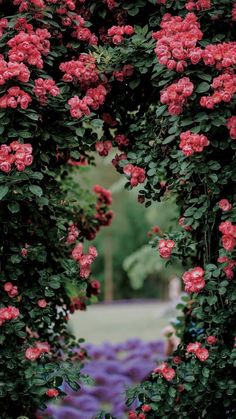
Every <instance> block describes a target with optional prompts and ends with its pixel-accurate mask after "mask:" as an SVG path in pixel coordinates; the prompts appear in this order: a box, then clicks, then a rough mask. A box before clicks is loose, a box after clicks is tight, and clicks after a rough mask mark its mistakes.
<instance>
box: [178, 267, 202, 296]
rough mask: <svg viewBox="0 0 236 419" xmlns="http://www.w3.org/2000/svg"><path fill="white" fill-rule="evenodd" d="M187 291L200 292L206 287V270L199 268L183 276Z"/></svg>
mask: <svg viewBox="0 0 236 419" xmlns="http://www.w3.org/2000/svg"><path fill="white" fill-rule="evenodd" d="M182 278H183V281H184V284H185V291H186V292H188V293H191V292H196V293H197V292H200V291H201V290H202V289H203V288H204V287H205V279H204V270H203V269H202V268H200V267H199V266H198V267H196V268H194V269H191V270H190V271H188V272H185V273H184V274H183V277H182Z"/></svg>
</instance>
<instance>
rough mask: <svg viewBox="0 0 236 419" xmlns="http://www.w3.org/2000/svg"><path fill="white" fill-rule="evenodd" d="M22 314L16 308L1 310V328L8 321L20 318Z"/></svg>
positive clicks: (2, 308)
mask: <svg viewBox="0 0 236 419" xmlns="http://www.w3.org/2000/svg"><path fill="white" fill-rule="evenodd" d="M19 315H20V312H19V310H18V308H16V307H14V306H8V307H1V308H0V326H1V325H2V324H3V323H5V322H6V321H10V320H15V319H17V318H18V317H19Z"/></svg>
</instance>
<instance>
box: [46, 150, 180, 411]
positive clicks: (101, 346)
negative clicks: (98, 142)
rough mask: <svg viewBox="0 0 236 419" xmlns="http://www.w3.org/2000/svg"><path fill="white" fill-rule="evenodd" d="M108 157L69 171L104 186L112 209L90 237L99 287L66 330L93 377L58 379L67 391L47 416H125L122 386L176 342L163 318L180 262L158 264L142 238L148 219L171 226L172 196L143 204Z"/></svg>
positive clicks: (170, 310)
mask: <svg viewBox="0 0 236 419" xmlns="http://www.w3.org/2000/svg"><path fill="white" fill-rule="evenodd" d="M113 157H114V156H112V155H109V158H105V159H104V158H99V157H96V167H94V168H93V169H92V170H91V168H90V169H87V168H86V167H81V168H80V170H79V175H75V178H76V181H77V182H78V183H80V182H82V183H85V184H86V186H87V187H88V188H89V189H90V190H91V189H92V187H93V185H94V184H100V185H101V186H102V187H104V188H106V189H110V190H111V191H112V194H113V204H112V210H113V211H114V214H115V216H114V220H113V222H112V224H111V226H110V227H104V228H103V229H101V231H100V232H99V234H98V235H97V238H96V239H95V240H94V242H93V244H94V245H95V246H96V248H97V249H98V252H99V256H98V258H97V259H96V261H95V262H94V264H93V266H92V273H93V274H92V278H93V279H97V280H99V281H100V283H101V292H100V294H99V295H98V297H93V304H92V305H90V306H89V307H88V309H87V310H86V311H76V312H75V313H74V314H73V315H70V322H69V327H70V329H71V331H72V332H73V334H74V335H75V336H76V337H77V338H84V339H85V343H83V344H82V348H83V349H84V350H85V351H86V352H87V354H88V358H86V359H85V360H84V368H83V372H84V373H85V374H88V375H89V376H90V377H91V378H92V379H93V381H92V382H89V381H85V382H84V381H82V382H80V391H79V392H75V391H74V390H73V389H71V388H69V387H68V386H67V385H65V388H64V390H65V392H66V393H67V396H66V397H65V398H63V399H62V400H61V401H59V402H58V403H56V404H55V403H53V404H49V405H48V408H47V410H46V412H45V414H46V416H43V417H46V418H50V419H51V418H53V419H68V418H70V419H103V418H104V417H105V415H106V413H107V414H109V415H110V414H111V415H112V416H109V417H114V418H116V419H127V418H128V411H129V410H130V409H134V408H135V407H136V406H137V405H138V403H139V402H138V401H137V400H136V401H135V402H134V403H133V405H132V406H131V407H127V405H126V393H125V392H126V390H127V389H128V388H129V389H132V388H133V387H134V386H135V385H137V384H138V383H140V382H141V381H142V380H144V379H145V378H146V377H148V375H149V374H150V373H151V371H152V370H153V369H154V368H155V367H156V365H157V363H158V362H161V361H163V360H165V358H166V356H167V355H168V354H170V353H172V351H173V349H174V348H175V347H176V345H177V344H178V338H176V336H175V335H172V336H171V333H170V332H171V331H173V329H172V330H171V329H170V327H169V325H170V322H171V321H175V320H176V316H177V311H176V308H175V307H176V304H177V303H178V301H179V300H180V294H182V293H181V280H180V278H181V276H182V269H181V267H180V266H179V265H178V264H177V263H173V264H171V265H168V266H166V264H165V261H163V259H161V258H160V256H159V252H158V251H157V248H152V247H151V246H150V245H149V244H148V242H149V241H150V234H148V233H149V232H150V231H151V229H152V228H153V227H154V226H158V227H159V228H160V229H161V231H162V232H163V233H165V232H167V231H168V232H170V231H171V230H172V229H173V230H176V229H178V228H179V227H178V225H177V223H178V218H179V214H178V210H177V206H176V204H175V200H174V197H169V198H168V199H167V200H166V201H163V202H162V203H160V204H157V203H155V204H153V205H151V206H150V207H149V208H145V207H144V205H141V204H139V203H138V202H137V197H138V189H139V188H134V189H133V190H132V191H126V190H125V189H124V185H125V183H126V179H125V177H124V176H121V175H119V174H118V173H117V172H116V170H115V169H114V168H113V166H111V160H112V158H113ZM69 291H71V293H73V290H69ZM80 351H81V349H78V352H79V353H80ZM106 417H107V416H106Z"/></svg>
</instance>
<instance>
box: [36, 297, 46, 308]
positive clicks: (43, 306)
mask: <svg viewBox="0 0 236 419" xmlns="http://www.w3.org/2000/svg"><path fill="white" fill-rule="evenodd" d="M37 304H38V306H39V307H40V308H45V307H47V305H48V303H47V301H46V300H45V299H44V298H42V299H41V300H38V302H37Z"/></svg>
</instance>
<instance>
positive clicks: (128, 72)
mask: <svg viewBox="0 0 236 419" xmlns="http://www.w3.org/2000/svg"><path fill="white" fill-rule="evenodd" d="M133 73H134V67H133V66H132V65H131V64H125V65H124V66H123V68H122V69H121V70H120V71H113V73H112V74H113V77H114V78H115V79H116V80H118V81H124V79H125V78H126V77H131V76H132V75H133Z"/></svg>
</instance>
